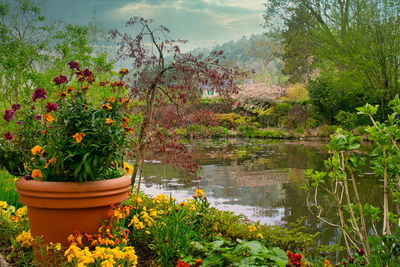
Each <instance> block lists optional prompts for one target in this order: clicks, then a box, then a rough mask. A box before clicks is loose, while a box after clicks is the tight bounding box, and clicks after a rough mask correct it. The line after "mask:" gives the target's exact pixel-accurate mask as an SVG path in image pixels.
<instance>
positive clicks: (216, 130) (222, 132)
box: [208, 126, 229, 138]
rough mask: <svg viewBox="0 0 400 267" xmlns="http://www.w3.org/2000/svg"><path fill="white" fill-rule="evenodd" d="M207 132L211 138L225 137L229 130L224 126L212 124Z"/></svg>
mask: <svg viewBox="0 0 400 267" xmlns="http://www.w3.org/2000/svg"><path fill="white" fill-rule="evenodd" d="M208 134H209V135H210V136H211V137H212V138H219V137H226V136H228V135H229V131H228V129H227V128H225V127H221V126H214V127H211V128H210V129H209V130H208Z"/></svg>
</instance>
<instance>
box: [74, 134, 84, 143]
mask: <svg viewBox="0 0 400 267" xmlns="http://www.w3.org/2000/svg"><path fill="white" fill-rule="evenodd" d="M85 135H86V134H84V133H76V134H74V135H73V136H72V137H73V138H75V140H76V142H77V143H80V142H81V141H82V138H83V137H84V136H85Z"/></svg>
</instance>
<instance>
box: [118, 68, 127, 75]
mask: <svg viewBox="0 0 400 267" xmlns="http://www.w3.org/2000/svg"><path fill="white" fill-rule="evenodd" d="M128 73H129V71H128V70H127V69H124V68H122V69H120V70H119V75H125V74H128Z"/></svg>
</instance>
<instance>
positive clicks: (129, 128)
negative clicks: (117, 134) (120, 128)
mask: <svg viewBox="0 0 400 267" xmlns="http://www.w3.org/2000/svg"><path fill="white" fill-rule="evenodd" d="M124 129H125V131H127V132H128V133H133V130H132V128H131V127H128V128H124Z"/></svg>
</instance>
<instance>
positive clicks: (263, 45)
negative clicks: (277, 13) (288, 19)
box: [246, 35, 279, 84]
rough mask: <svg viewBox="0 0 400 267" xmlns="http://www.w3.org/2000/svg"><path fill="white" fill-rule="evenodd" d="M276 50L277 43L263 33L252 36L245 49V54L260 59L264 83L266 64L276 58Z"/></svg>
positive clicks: (265, 81)
mask: <svg viewBox="0 0 400 267" xmlns="http://www.w3.org/2000/svg"><path fill="white" fill-rule="evenodd" d="M278 51H279V44H278V43H277V42H275V41H274V40H272V39H268V38H267V37H266V36H264V35H261V36H259V37H257V38H252V39H251V40H250V47H247V49H246V54H248V55H249V56H251V57H254V58H257V59H260V60H261V61H262V64H263V71H264V83H265V84H267V66H268V65H269V64H270V63H271V62H272V61H273V60H274V59H275V58H276V54H277V52H278Z"/></svg>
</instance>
